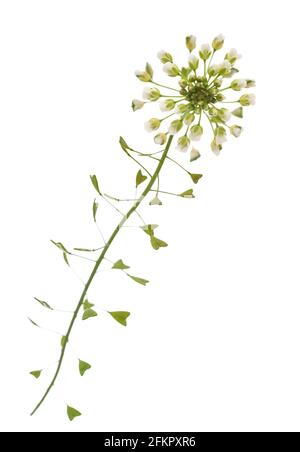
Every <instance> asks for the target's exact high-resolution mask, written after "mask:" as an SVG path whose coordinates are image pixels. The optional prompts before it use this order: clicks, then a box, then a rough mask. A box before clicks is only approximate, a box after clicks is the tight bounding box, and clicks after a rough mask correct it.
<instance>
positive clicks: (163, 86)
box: [150, 80, 180, 97]
mask: <svg viewBox="0 0 300 452" xmlns="http://www.w3.org/2000/svg"><path fill="white" fill-rule="evenodd" d="M150 83H152V84H153V85H156V86H160V87H161V88H166V89H170V90H171V91H176V93H180V91H179V89H175V88H171V87H170V86H166V85H161V84H160V83H156V82H154V81H153V80H151V82H150ZM170 97H172V96H171V95H170Z"/></svg>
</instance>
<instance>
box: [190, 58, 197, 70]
mask: <svg viewBox="0 0 300 452" xmlns="http://www.w3.org/2000/svg"><path fill="white" fill-rule="evenodd" d="M189 66H190V68H191V69H192V70H193V71H196V70H197V69H198V67H199V60H198V58H197V57H196V56H195V55H191V56H190V58H189Z"/></svg>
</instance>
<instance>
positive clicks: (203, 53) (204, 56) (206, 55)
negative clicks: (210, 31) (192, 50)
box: [199, 44, 211, 61]
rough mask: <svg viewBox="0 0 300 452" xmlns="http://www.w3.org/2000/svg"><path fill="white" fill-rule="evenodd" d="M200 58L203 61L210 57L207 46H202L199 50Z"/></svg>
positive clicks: (209, 50) (209, 48) (209, 49)
mask: <svg viewBox="0 0 300 452" xmlns="http://www.w3.org/2000/svg"><path fill="white" fill-rule="evenodd" d="M199 54H200V57H201V59H202V60H203V61H206V60H208V58H209V57H210V56H211V47H210V45H209V44H203V46H201V49H200V52H199Z"/></svg>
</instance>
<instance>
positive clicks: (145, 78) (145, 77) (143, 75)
mask: <svg viewBox="0 0 300 452" xmlns="http://www.w3.org/2000/svg"><path fill="white" fill-rule="evenodd" d="M135 75H136V77H137V78H138V79H139V80H140V81H141V82H146V83H147V82H150V80H151V78H152V77H151V75H150V74H149V73H148V72H146V71H135Z"/></svg>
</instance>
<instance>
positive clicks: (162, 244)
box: [151, 235, 168, 251]
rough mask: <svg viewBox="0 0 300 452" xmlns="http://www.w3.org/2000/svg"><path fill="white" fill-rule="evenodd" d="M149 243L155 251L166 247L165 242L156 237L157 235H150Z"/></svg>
mask: <svg viewBox="0 0 300 452" xmlns="http://www.w3.org/2000/svg"><path fill="white" fill-rule="evenodd" d="M151 245H152V247H153V248H154V249H155V250H156V251H157V250H159V249H160V248H166V247H167V246H168V244H167V243H166V242H164V241H163V240H160V239H158V238H157V237H154V235H152V237H151Z"/></svg>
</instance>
